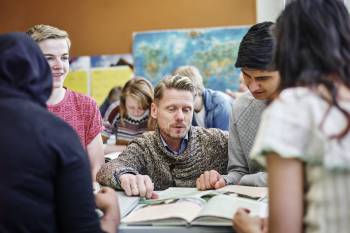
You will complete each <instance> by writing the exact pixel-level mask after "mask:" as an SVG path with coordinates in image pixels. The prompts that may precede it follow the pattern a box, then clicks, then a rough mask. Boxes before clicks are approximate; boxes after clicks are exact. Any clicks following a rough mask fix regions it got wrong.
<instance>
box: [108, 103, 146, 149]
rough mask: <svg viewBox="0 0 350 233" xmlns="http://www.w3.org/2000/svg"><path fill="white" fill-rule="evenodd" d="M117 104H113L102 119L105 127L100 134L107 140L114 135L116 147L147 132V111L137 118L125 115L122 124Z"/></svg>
mask: <svg viewBox="0 0 350 233" xmlns="http://www.w3.org/2000/svg"><path fill="white" fill-rule="evenodd" d="M119 104H120V102H119V101H117V102H114V103H113V104H111V105H110V107H109V108H108V110H107V112H106V114H105V116H104V118H103V120H104V125H105V126H106V127H105V130H104V131H103V132H102V136H104V137H106V138H109V137H110V136H111V135H112V134H115V135H116V145H127V144H128V143H129V142H130V141H131V140H132V139H133V138H135V137H139V136H141V135H142V134H143V133H144V132H145V131H147V130H148V127H147V123H148V118H149V110H147V111H145V113H144V114H143V115H142V116H141V117H138V118H135V117H131V116H129V115H126V117H125V118H124V120H123V122H121V120H120V105H119ZM106 123H107V124H106Z"/></svg>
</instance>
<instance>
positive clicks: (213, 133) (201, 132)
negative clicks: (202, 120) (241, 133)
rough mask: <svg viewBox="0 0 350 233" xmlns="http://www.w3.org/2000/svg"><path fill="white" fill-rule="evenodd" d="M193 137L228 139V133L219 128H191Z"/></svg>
mask: <svg viewBox="0 0 350 233" xmlns="http://www.w3.org/2000/svg"><path fill="white" fill-rule="evenodd" d="M191 130H192V135H193V136H194V137H219V136H224V137H228V131H224V130H221V129H218V128H204V127H200V126H191Z"/></svg>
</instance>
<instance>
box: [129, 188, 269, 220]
mask: <svg viewBox="0 0 350 233" xmlns="http://www.w3.org/2000/svg"><path fill="white" fill-rule="evenodd" d="M174 196H177V197H178V198H175V197H174ZM143 202H144V203H145V204H144V205H141V206H140V207H139V208H137V209H135V210H134V211H133V212H131V213H130V214H129V215H128V216H127V217H125V218H123V219H122V223H125V224H129V225H186V224H188V225H207V226H231V225H232V217H233V215H234V213H235V212H236V211H237V209H238V208H246V209H249V210H250V213H251V214H252V215H257V216H261V217H265V216H266V213H267V203H265V202H260V201H257V200H252V199H249V198H242V197H239V196H237V195H232V194H222V193H220V192H217V190H208V191H202V192H201V191H197V190H196V189H195V188H170V189H167V190H165V191H163V192H160V198H159V199H156V200H144V201H143ZM141 203H142V202H141Z"/></svg>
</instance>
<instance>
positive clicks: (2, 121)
mask: <svg viewBox="0 0 350 233" xmlns="http://www.w3.org/2000/svg"><path fill="white" fill-rule="evenodd" d="M51 91H52V77H51V70H50V67H49V66H48V64H47V62H46V59H45V58H44V56H43V55H42V53H41V51H40V48H39V47H38V46H37V45H36V43H35V42H34V41H33V40H32V39H31V38H30V37H28V36H27V35H25V34H24V33H9V34H4V35H0V111H1V114H0V128H1V131H0V137H1V140H0V151H1V153H0V232H101V231H102V230H101V228H100V223H99V220H98V217H97V214H96V212H95V208H96V206H95V203H94V196H93V192H92V185H91V184H92V180H91V176H90V172H89V161H88V160H87V156H86V154H85V152H84V150H83V148H82V146H81V144H80V141H79V138H78V136H77V135H76V133H75V132H74V130H73V129H72V128H71V127H70V126H68V125H67V124H66V123H65V122H63V121H62V120H60V119H59V118H57V117H55V116H54V115H52V114H51V113H49V112H48V111H47V109H46V101H47V99H48V98H49V96H50V94H51ZM111 192H113V195H114V196H115V194H114V191H112V190H104V191H103V193H100V194H97V195H96V203H97V204H98V205H100V204H101V202H104V203H105V204H106V202H108V201H106V197H107V196H109V198H110V195H111ZM101 195H102V196H101ZM106 195H107V196H106ZM107 199H108V198H107ZM114 201H115V200H114ZM116 205H117V204H116V202H115V206H114V207H112V209H113V210H115V209H116V208H117V206H116ZM113 213H114V212H113V211H106V212H105V214H107V215H109V216H113ZM112 219H114V220H113V221H112V222H110V225H114V229H112V228H111V230H114V232H115V230H116V229H115V228H116V225H117V216H116V215H115V217H114V218H112ZM101 227H102V228H104V229H106V228H105V226H104V225H103V224H102V225H101ZM110 232H111V231H110Z"/></svg>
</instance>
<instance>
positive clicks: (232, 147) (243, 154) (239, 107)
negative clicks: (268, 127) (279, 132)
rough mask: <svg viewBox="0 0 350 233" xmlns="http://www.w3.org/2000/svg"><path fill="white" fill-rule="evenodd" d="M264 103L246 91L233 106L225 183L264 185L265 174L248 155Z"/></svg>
mask: <svg viewBox="0 0 350 233" xmlns="http://www.w3.org/2000/svg"><path fill="white" fill-rule="evenodd" d="M266 106H267V101H262V100H257V99H255V98H254V97H253V96H252V94H251V93H250V92H246V93H245V94H244V95H242V96H241V97H240V98H239V99H238V100H236V101H235V103H234V105H233V111H232V117H231V122H230V132H229V142H228V157H229V158H228V166H227V172H228V174H227V175H225V176H224V179H225V181H226V183H227V184H240V185H249V186H267V174H266V173H265V172H264V169H263V168H262V167H261V166H260V165H259V164H258V163H257V162H255V161H252V160H250V158H249V154H250V150H251V149H252V147H253V144H254V139H255V135H256V133H257V130H258V127H259V123H260V118H261V114H262V112H263V111H264V109H265V108H266Z"/></svg>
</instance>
